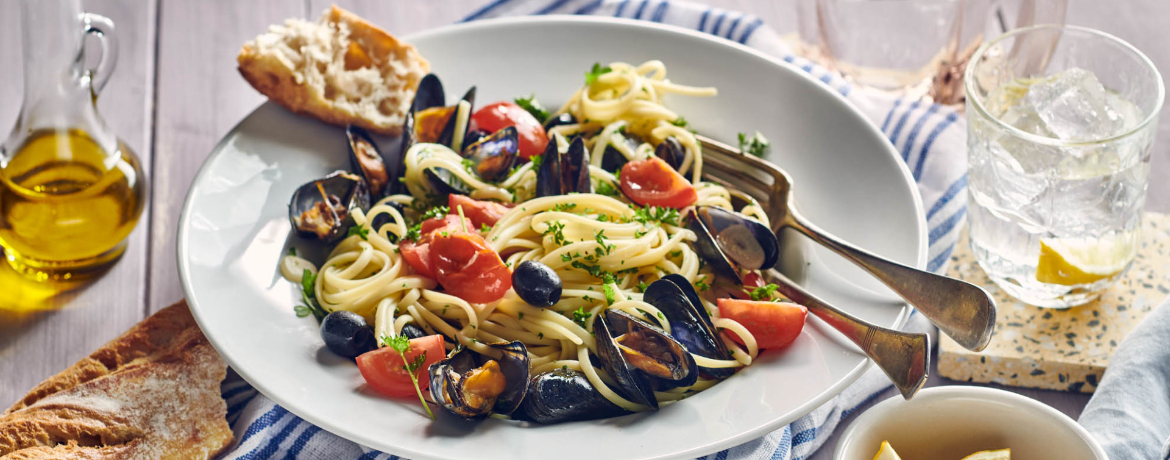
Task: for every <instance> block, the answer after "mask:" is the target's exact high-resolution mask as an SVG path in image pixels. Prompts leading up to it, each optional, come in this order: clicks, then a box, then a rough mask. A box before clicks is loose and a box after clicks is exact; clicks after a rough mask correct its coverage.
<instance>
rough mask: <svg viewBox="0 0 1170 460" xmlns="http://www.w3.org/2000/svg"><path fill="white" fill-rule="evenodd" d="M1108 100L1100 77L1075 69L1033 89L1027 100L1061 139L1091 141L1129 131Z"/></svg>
mask: <svg viewBox="0 0 1170 460" xmlns="http://www.w3.org/2000/svg"><path fill="white" fill-rule="evenodd" d="M1106 96H1107V93H1106V92H1105V87H1104V86H1102V85H1101V82H1100V81H1098V80H1097V76H1096V75H1094V74H1093V73H1092V72H1089V71H1087V70H1084V69H1080V68H1075V67H1074V68H1071V69H1068V70H1065V71H1063V72H1060V73H1058V74H1056V75H1053V76H1051V77H1048V78H1047V79H1045V80H1043V81H1041V82H1038V83H1036V84H1034V85H1032V87H1031V88H1029V89H1028V94H1027V95H1026V96H1024V100H1025V102H1026V104H1027V105H1030V106H1032V108H1033V109H1034V110H1035V111H1036V114H1037V115H1038V116H1039V117H1040V119H1041V120H1043V121H1044V124H1045V126H1047V128H1048V131H1050V132H1052V133H1053V134H1055V135H1056V137H1057V138H1058V139H1061V140H1066V141H1089V140H1096V139H1104V138H1107V137H1110V136H1114V135H1117V134H1120V133H1121V131H1122V130H1123V129H1125V122H1124V120H1123V118H1122V116H1121V115H1120V114H1118V113H1117V111H1115V110H1114V109H1113V107H1112V106H1111V104H1109V101H1108V100H1107V97H1106Z"/></svg>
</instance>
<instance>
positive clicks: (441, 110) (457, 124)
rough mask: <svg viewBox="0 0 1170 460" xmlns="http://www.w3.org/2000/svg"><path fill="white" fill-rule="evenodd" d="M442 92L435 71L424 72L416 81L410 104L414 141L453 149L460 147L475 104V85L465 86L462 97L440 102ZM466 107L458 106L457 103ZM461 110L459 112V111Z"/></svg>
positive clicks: (442, 99) (441, 84)
mask: <svg viewBox="0 0 1170 460" xmlns="http://www.w3.org/2000/svg"><path fill="white" fill-rule="evenodd" d="M463 102H466V103H467V104H463ZM445 103H446V93H445V92H444V91H443V83H442V82H441V81H439V77H437V76H435V74H427V75H426V76H425V77H423V79H422V81H420V82H419V85H418V90H417V91H416V92H415V95H414V102H413V103H412V104H411V113H412V115H413V118H414V120H413V123H412V124H413V130H412V133H413V136H414V139H413V140H414V142H425V143H435V144H443V145H446V146H448V147H451V148H452V149H453V150H455V151H456V152H458V151H460V150H462V146H463V138H464V136H465V135H466V134H467V132H468V126H469V124H470V121H471V113H472V111H473V110H474V108H475V87H474V86H472V87H471V89H468V90H467V93H465V94H464V95H463V99H461V100H460V101H459V102H457V103H455V104H454V105H449V106H444V105H443V104H445ZM463 105H466V108H464V109H460V106H463ZM461 110H462V111H463V114H462V116H460V111H461Z"/></svg>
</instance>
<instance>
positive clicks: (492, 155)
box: [463, 126, 520, 182]
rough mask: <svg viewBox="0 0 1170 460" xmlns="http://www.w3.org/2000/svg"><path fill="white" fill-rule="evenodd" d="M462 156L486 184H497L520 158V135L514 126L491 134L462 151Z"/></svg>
mask: <svg viewBox="0 0 1170 460" xmlns="http://www.w3.org/2000/svg"><path fill="white" fill-rule="evenodd" d="M463 156H464V157H465V158H469V159H471V161H472V163H474V164H475V172H476V173H477V174H479V177H481V178H483V180H485V181H488V182H498V181H499V180H500V179H503V178H505V177H507V175H508V171H511V170H512V166H513V165H515V164H516V159H517V158H519V157H520V135H519V134H518V133H517V132H516V128H515V127H514V126H508V127H506V128H504V129H501V130H499V131H496V132H495V133H492V134H491V135H490V136H487V137H484V138H482V139H480V140H479V141H477V142H475V143H473V144H470V145H468V146H467V147H466V148H465V149H463Z"/></svg>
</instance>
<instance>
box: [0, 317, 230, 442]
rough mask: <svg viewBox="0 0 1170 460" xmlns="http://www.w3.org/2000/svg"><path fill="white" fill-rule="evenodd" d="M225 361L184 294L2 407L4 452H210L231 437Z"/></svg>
mask: <svg viewBox="0 0 1170 460" xmlns="http://www.w3.org/2000/svg"><path fill="white" fill-rule="evenodd" d="M226 372H227V366H226V365H225V364H224V362H223V360H222V359H221V358H220V356H219V354H218V353H216V351H215V349H213V348H212V347H211V344H210V343H208V341H207V338H206V337H204V336H203V333H202V332H201V331H200V330H199V327H198V326H197V325H196V324H195V320H194V318H192V317H191V312H190V311H189V310H188V309H187V305H186V303H178V304H175V305H172V306H170V307H167V308H165V309H163V310H160V311H159V312H158V313H155V314H154V315H152V316H150V317H149V318H147V319H146V320H144V321H142V322H141V323H139V324H138V325H136V326H134V327H133V328H131V329H130V330H129V331H127V332H126V333H125V334H123V335H122V336H121V337H118V338H117V339H114V340H113V341H112V342H110V343H107V344H106V345H104V346H102V347H101V348H100V349H98V350H97V351H95V352H94V353H93V354H91V355H89V356H88V357H86V358H85V359H82V360H81V361H78V362H77V363H76V364H74V365H73V366H71V367H69V368H68V369H65V370H64V371H62V372H61V373H59V374H57V375H55V376H53V377H50V378H49V379H48V380H46V381H45V382H43V383H41V384H40V385H37V386H36V387H35V388H33V389H32V391H30V392H29V393H28V394H27V395H26V396H25V397H24V398H22V399H21V400H19V401H17V402H16V403H15V404H13V406H12V407H11V408H9V409H8V410H7V411H5V412H4V414H3V415H2V416H0V460H16V459H22V460H33V459H62V458H84V459H101V460H105V459H175V460H178V459H184V460H186V459H210V458H213V457H215V456H216V455H217V454H219V453H220V452H222V451H223V450H224V449H226V448H227V447H228V445H230V444H231V442H232V431H231V428H230V427H229V426H228V423H227V420H226V414H227V406H226V404H225V403H224V400H223V398H222V397H221V396H220V382H222V381H223V379H224V376H225V374H226Z"/></svg>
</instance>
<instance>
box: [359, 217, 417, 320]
mask: <svg viewBox="0 0 1170 460" xmlns="http://www.w3.org/2000/svg"><path fill="white" fill-rule="evenodd" d="M383 204H385V205H387V206H390V207H392V208H394V209H396V210H398V214H399V215H402V216H406V205H404V204H402V203H399V202H397V201H388V202H386V203H383ZM367 217H369V216H367ZM393 220H394V219H393V218H392V217H390V215H389V214H387V213H378V214H377V215H375V216H374V218H373V220H372V221H370V229H372V230H373V231H375V232H377V231H378V230H379V229H381V228H382V226H383V225H386V224H388V223H390V222H392V221H393ZM382 236H385V237H387V239H389V240H390V242H391V243H395V244H397V243H398V236H397V235H395V234H393V233H386V234H383V235H382ZM412 338H413V337H412Z"/></svg>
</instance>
